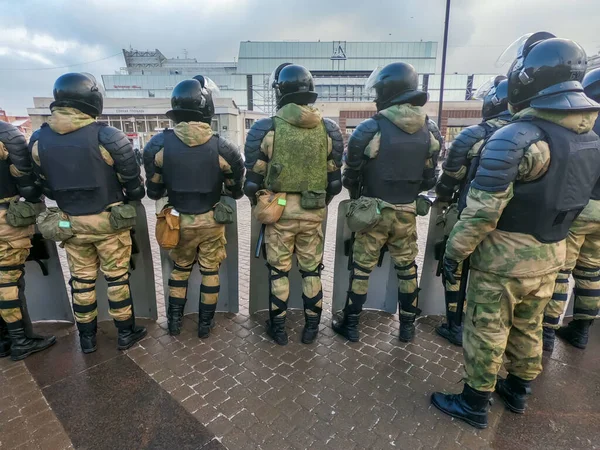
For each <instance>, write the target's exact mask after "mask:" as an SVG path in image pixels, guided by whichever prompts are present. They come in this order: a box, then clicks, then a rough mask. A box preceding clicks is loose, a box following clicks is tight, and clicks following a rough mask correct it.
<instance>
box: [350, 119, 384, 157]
mask: <svg viewBox="0 0 600 450" xmlns="http://www.w3.org/2000/svg"><path fill="white" fill-rule="evenodd" d="M378 132H379V123H378V122H377V120H375V119H373V118H370V119H367V120H363V121H362V122H361V123H360V124H359V125H358V126H357V127H356V129H355V130H354V131H353V132H352V135H351V136H350V139H349V140H348V148H351V147H354V148H360V149H361V150H364V149H365V147H366V146H367V144H368V143H369V142H370V141H371V139H373V137H374V136H375V135H376V134H377V133H378Z"/></svg>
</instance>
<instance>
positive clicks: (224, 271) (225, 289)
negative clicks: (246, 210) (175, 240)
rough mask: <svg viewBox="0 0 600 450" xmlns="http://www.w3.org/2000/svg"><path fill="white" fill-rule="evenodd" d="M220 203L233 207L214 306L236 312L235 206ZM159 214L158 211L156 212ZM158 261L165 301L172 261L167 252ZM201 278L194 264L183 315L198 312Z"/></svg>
mask: <svg viewBox="0 0 600 450" xmlns="http://www.w3.org/2000/svg"><path fill="white" fill-rule="evenodd" d="M221 202H223V203H225V204H227V205H229V206H230V207H231V208H233V211H234V217H235V221H234V222H233V223H231V224H229V225H226V226H225V237H226V238H227V247H226V250H227V258H225V261H223V264H221V268H220V269H219V278H220V281H221V290H220V292H219V302H218V303H217V311H218V312H230V313H238V312H239V310H240V305H239V295H238V292H239V285H238V281H239V280H238V232H237V204H236V201H235V200H234V199H232V198H231V197H221ZM157 211H158V209H157ZM160 261H161V266H162V275H163V290H164V294H165V302H168V298H169V285H168V281H169V277H170V275H171V271H172V270H173V260H172V259H171V258H170V257H169V251H168V250H164V249H161V250H160ZM201 282H202V275H201V274H200V270H199V267H198V265H197V264H195V265H194V268H193V270H192V274H191V276H190V280H189V283H188V291H187V303H186V304H185V310H184V314H192V313H197V312H198V308H199V305H200V283H201Z"/></svg>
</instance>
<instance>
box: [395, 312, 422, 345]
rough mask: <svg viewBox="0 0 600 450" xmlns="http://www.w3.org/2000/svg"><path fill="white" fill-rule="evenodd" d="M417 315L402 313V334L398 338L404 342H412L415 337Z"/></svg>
mask: <svg viewBox="0 0 600 450" xmlns="http://www.w3.org/2000/svg"><path fill="white" fill-rule="evenodd" d="M416 319H417V316H416V315H412V314H411V315H410V316H409V315H407V314H402V313H400V334H399V336H398V339H400V340H401V341H402V342H410V341H412V340H413V339H414V338H415V320H416Z"/></svg>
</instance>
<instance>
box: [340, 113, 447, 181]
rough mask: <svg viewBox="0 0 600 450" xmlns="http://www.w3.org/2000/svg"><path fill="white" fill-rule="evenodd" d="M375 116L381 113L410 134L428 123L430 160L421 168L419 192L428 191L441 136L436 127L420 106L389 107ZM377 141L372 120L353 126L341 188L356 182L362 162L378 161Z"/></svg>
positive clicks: (376, 128)
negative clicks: (354, 127) (420, 187)
mask: <svg viewBox="0 0 600 450" xmlns="http://www.w3.org/2000/svg"><path fill="white" fill-rule="evenodd" d="M378 114H381V115H382V116H384V117H385V118H387V119H388V120H390V121H391V122H392V123H393V124H394V125H396V126H397V127H398V128H400V129H401V130H403V131H404V132H406V133H409V134H413V133H416V132H417V131H419V130H420V129H422V128H423V126H424V125H425V123H426V121H427V128H428V130H429V134H430V142H431V143H430V147H429V157H428V159H427V161H426V162H425V168H424V169H423V181H424V183H423V185H422V190H424V191H426V190H429V189H431V188H432V187H433V185H434V184H435V168H436V166H437V159H438V155H439V152H440V148H441V145H442V137H441V135H440V134H439V131H437V132H436V130H437V127H436V126H435V124H434V122H433V121H431V120H429V119H428V118H427V115H426V114H425V112H424V111H423V108H422V107H420V106H413V105H410V104H402V105H392V106H390V107H389V108H387V109H384V110H382V111H380V112H379V113H378ZM380 141H381V132H380V131H379V125H378V123H377V121H376V120H375V119H373V118H371V119H367V120H365V121H363V122H362V123H361V124H360V125H359V126H358V127H356V130H354V132H353V133H352V136H351V137H350V140H349V141H348V150H347V152H346V155H345V163H346V165H345V166H344V176H343V179H344V186H346V187H351V186H353V185H354V184H356V183H358V179H359V177H360V173H361V171H362V169H363V168H364V166H365V161H367V160H369V159H375V158H377V155H378V154H379V145H380ZM398 151H399V152H402V149H401V148H399V149H398Z"/></svg>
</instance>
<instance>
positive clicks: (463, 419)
mask: <svg viewBox="0 0 600 450" xmlns="http://www.w3.org/2000/svg"><path fill="white" fill-rule="evenodd" d="M431 404H432V405H433V406H435V407H436V408H437V409H438V410H440V411H441V412H443V413H444V414H446V415H447V416H450V417H454V418H455V419H458V420H462V421H463V422H466V423H468V424H469V425H471V426H472V427H475V428H478V429H480V430H485V429H486V428H487V427H488V424H487V423H486V424H482V423H479V422H475V421H473V420H469V419H467V418H466V417H463V416H459V415H458V414H452V413H450V412H448V411H446V410H445V409H442V407H441V406H440V405H438V404H437V402H436V401H435V400H434V399H433V396H431Z"/></svg>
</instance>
